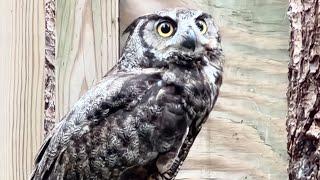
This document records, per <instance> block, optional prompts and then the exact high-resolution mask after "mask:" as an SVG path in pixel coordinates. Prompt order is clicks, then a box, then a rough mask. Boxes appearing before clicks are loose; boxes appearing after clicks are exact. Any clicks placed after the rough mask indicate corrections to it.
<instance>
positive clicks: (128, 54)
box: [123, 9, 222, 67]
mask: <svg viewBox="0 0 320 180" xmlns="http://www.w3.org/2000/svg"><path fill="white" fill-rule="evenodd" d="M128 32H129V33H130V34H129V38H128V40H127V43H126V46H125V48H124V51H123V52H124V53H123V55H124V56H125V58H123V59H125V61H126V63H127V64H130V66H132V67H134V66H142V67H150V66H152V65H154V64H157V65H156V66H157V67H158V66H159V67H160V66H162V65H163V64H166V62H171V60H173V59H178V60H188V61H189V60H191V61H192V60H199V59H201V58H205V56H208V54H211V55H212V54H213V56H214V55H215V54H219V53H220V52H222V50H221V45H220V35H219V32H218V28H217V26H216V25H215V23H214V21H213V18H212V17H211V16H210V15H209V14H206V13H203V12H201V11H198V10H192V9H171V10H170V9H169V10H164V11H159V12H157V13H155V14H150V15H146V16H141V17H139V18H138V19H136V20H135V21H134V22H133V23H132V24H131V25H129V26H128V28H127V29H126V30H125V31H124V33H128Z"/></svg>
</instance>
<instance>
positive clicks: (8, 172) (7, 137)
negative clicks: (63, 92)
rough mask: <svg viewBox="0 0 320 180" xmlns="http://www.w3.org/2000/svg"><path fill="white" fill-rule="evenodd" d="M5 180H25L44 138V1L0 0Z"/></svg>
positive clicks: (0, 139) (0, 154) (0, 134)
mask: <svg viewBox="0 0 320 180" xmlns="http://www.w3.org/2000/svg"><path fill="white" fill-rule="evenodd" d="M0 22H1V28H0V82H1V85H0V86H1V87H0V124H1V127H0V145H1V150H0V159H1V161H0V179H4V180H12V179H13V180H16V179H17V180H22V179H26V178H27V177H28V175H29V173H30V171H31V168H32V165H33V157H34V155H35V153H36V151H37V149H38V148H39V146H40V144H41V141H42V136H43V67H44V2H43V1H41V0H10V1H0Z"/></svg>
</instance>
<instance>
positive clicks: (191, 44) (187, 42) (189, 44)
mask: <svg viewBox="0 0 320 180" xmlns="http://www.w3.org/2000/svg"><path fill="white" fill-rule="evenodd" d="M196 42H197V36H196V33H195V32H194V31H193V30H192V29H189V30H188V31H187V32H186V35H185V36H184V39H183V41H182V43H181V46H182V47H185V48H187V49H190V50H192V51H194V50H195V49H196Z"/></svg>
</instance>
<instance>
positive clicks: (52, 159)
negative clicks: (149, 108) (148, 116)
mask: <svg viewBox="0 0 320 180" xmlns="http://www.w3.org/2000/svg"><path fill="white" fill-rule="evenodd" d="M150 74H151V75H150ZM152 78H154V80H153V79H152ZM158 78H159V73H158V72H155V71H151V72H143V73H142V72H139V73H132V72H131V73H116V74H112V73H109V74H108V76H107V77H105V78H104V79H103V80H102V81H101V82H100V83H98V84H97V85H96V86H94V87H92V88H90V89H89V91H88V92H87V93H86V94H85V95H84V96H82V97H81V98H80V99H79V100H78V101H77V102H76V103H75V105H74V107H73V108H72V109H71V111H70V112H69V113H68V114H67V115H66V116H64V117H63V119H62V120H61V121H60V123H59V124H58V125H57V127H56V128H55V129H54V130H53V132H52V134H51V135H49V136H48V137H47V138H46V140H45V142H44V144H43V145H42V147H41V148H40V151H39V152H38V154H37V156H36V159H35V166H34V170H33V173H32V175H31V179H33V180H35V179H49V180H50V179H65V175H66V169H69V170H70V168H71V170H72V168H74V167H70V166H72V165H70V164H67V165H65V162H64V161H65V160H66V157H63V156H64V153H66V152H67V151H68V152H70V151H71V152H74V153H72V154H71V155H76V154H77V153H76V151H77V148H78V149H79V148H83V147H77V146H78V145H77V140H79V138H80V137H82V136H83V135H84V134H88V131H89V129H90V128H89V127H91V126H98V125H97V124H92V123H98V122H94V120H95V119H96V120H97V121H98V120H99V116H101V115H102V114H103V118H104V119H107V120H108V116H110V114H112V113H114V112H116V111H118V110H119V109H124V108H126V106H127V105H128V104H129V103H130V102H131V101H134V100H136V98H137V97H136V95H137V94H142V93H143V92H144V91H145V90H146V89H147V88H148V87H146V86H147V85H148V83H149V82H150V81H156V79H158ZM89 119H90V120H89ZM86 138H88V139H89V140H91V139H93V138H95V137H86ZM90 138H91V139H90ZM88 139H87V140H88ZM97 141H99V140H97ZM70 144H71V145H70ZM68 148H69V149H68ZM70 148H71V150H70ZM80 150H81V149H80ZM64 166H65V167H64ZM58 167H59V168H58ZM57 169H58V170H57ZM69 172H70V171H69ZM67 179H68V178H67Z"/></svg>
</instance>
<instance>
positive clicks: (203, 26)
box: [196, 20, 208, 34]
mask: <svg viewBox="0 0 320 180" xmlns="http://www.w3.org/2000/svg"><path fill="white" fill-rule="evenodd" d="M196 25H197V26H198V28H199V29H200V32H201V34H204V33H206V32H207V31H208V26H207V23H206V22H205V21H204V20H197V21H196Z"/></svg>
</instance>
